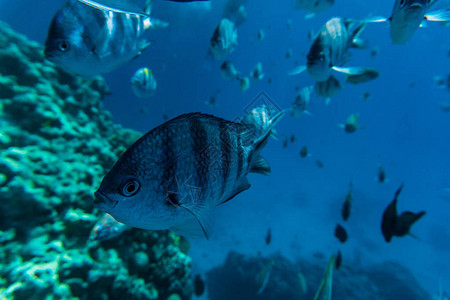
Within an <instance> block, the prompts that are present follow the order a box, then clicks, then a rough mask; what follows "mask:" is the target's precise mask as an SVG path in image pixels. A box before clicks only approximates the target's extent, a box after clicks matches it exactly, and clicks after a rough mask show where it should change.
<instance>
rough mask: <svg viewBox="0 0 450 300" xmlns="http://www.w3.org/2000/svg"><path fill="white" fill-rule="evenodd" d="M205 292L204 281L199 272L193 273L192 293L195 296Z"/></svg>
mask: <svg viewBox="0 0 450 300" xmlns="http://www.w3.org/2000/svg"><path fill="white" fill-rule="evenodd" d="M204 292H205V282H204V281H203V279H202V277H201V276H200V274H197V275H195V279H194V293H195V295H196V296H197V297H200V296H201V295H203V293H204Z"/></svg>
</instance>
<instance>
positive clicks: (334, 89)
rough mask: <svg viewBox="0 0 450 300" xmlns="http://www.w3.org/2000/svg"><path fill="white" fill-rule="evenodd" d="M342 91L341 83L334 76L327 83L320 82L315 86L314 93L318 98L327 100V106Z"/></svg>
mask: <svg viewBox="0 0 450 300" xmlns="http://www.w3.org/2000/svg"><path fill="white" fill-rule="evenodd" d="M341 90H342V85H341V83H340V82H339V80H337V78H336V77H334V76H333V75H331V76H330V78H328V80H327V81H318V82H316V84H315V85H314V92H315V93H316V95H317V96H318V97H320V98H324V99H325V104H328V103H329V102H330V99H331V98H332V97H333V96H334V95H336V94H337V93H339V92H340V91H341Z"/></svg>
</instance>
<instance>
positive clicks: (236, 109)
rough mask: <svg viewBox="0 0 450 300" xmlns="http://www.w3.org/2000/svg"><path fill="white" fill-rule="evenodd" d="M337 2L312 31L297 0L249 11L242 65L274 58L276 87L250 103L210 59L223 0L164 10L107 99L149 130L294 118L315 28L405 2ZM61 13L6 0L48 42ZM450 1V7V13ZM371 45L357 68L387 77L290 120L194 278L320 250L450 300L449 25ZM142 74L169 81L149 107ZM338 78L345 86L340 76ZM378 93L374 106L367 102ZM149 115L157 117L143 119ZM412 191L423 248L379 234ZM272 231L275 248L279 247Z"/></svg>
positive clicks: (119, 116)
mask: <svg viewBox="0 0 450 300" xmlns="http://www.w3.org/2000/svg"><path fill="white" fill-rule="evenodd" d="M336 2H337V3H336V4H335V5H334V7H333V8H332V9H330V10H328V11H326V12H324V13H322V14H319V15H317V16H316V17H315V18H313V19H310V20H305V19H304V16H305V15H306V13H305V12H304V11H301V10H295V9H293V8H292V5H291V3H290V1H286V3H281V2H279V1H267V0H264V1H255V0H248V1H247V4H246V8H247V12H248V20H247V22H245V23H244V24H242V25H241V26H239V28H238V35H239V38H238V43H239V45H238V47H237V49H236V51H235V52H234V53H233V54H232V55H231V56H230V57H229V58H230V59H231V60H232V61H233V63H234V64H235V65H236V66H237V68H238V69H239V70H241V71H242V72H243V73H248V72H249V71H250V69H251V68H253V66H254V65H255V64H256V63H257V62H258V61H261V62H262V64H263V68H264V73H265V78H264V80H262V81H261V82H256V83H255V82H252V84H251V87H250V89H249V90H248V91H246V92H244V93H243V92H240V91H239V88H238V84H237V82H228V81H224V80H223V79H222V78H221V76H220V72H219V67H220V64H221V62H219V61H212V60H211V59H210V58H208V56H207V49H208V46H209V38H210V36H211V34H212V32H213V30H214V28H215V26H216V25H217V23H218V22H219V20H220V17H221V14H222V8H223V5H224V1H218V0H213V3H212V8H211V9H206V8H205V6H204V5H197V4H185V5H183V4H177V3H168V2H165V1H158V2H157V3H156V5H155V7H154V9H153V15H154V16H155V17H158V18H160V19H163V20H165V21H169V22H170V24H171V25H170V27H169V28H166V29H159V30H154V31H151V32H149V33H148V38H149V40H151V41H152V46H151V47H150V48H149V49H147V50H146V51H145V52H144V53H143V54H142V55H141V56H140V57H139V58H137V59H135V60H133V61H131V62H130V63H128V64H126V65H124V66H122V67H120V68H119V69H117V70H115V71H114V72H112V73H110V74H107V75H105V78H106V80H107V82H108V85H109V86H110V88H111V91H112V95H110V96H107V97H106V98H105V102H104V103H105V108H106V109H108V110H110V111H111V113H112V115H113V117H114V120H115V121H116V122H117V123H120V124H122V125H123V126H125V127H130V128H134V129H137V130H140V131H142V132H146V131H148V130H150V129H152V128H154V127H155V126H157V125H159V124H161V123H162V122H163V121H164V120H163V115H164V114H167V115H168V116H169V117H170V118H172V117H175V116H177V115H179V114H181V113H185V112H193V111H201V112H207V113H212V114H214V115H216V116H220V117H223V118H226V119H235V118H236V117H238V116H240V115H242V114H243V111H244V109H245V107H246V106H247V105H248V104H249V103H250V102H251V101H252V99H253V98H254V97H255V96H257V95H258V93H259V92H261V91H265V92H266V93H267V94H268V95H270V97H271V99H273V101H274V102H275V103H277V105H279V106H280V107H283V108H288V107H290V105H291V103H292V102H293V100H294V97H295V93H296V91H295V87H296V86H298V87H300V88H301V87H303V86H306V85H310V84H312V83H313V81H312V79H311V78H310V77H309V76H308V74H306V73H305V74H301V75H298V76H294V77H289V76H287V72H288V71H289V70H291V69H293V68H294V67H295V62H298V63H299V64H304V63H305V54H306V52H307V51H308V49H309V46H310V42H309V41H308V39H307V34H308V31H309V30H310V29H313V30H315V31H316V32H317V30H318V29H319V28H320V26H321V25H322V24H323V23H324V22H325V21H326V20H328V19H329V18H331V17H333V16H342V17H352V18H364V17H366V16H368V15H383V16H389V15H390V13H391V10H392V5H393V1H387V0H383V1H356V0H337V1H336ZM62 3H63V1H55V0H46V1H45V2H44V1H31V0H17V1H14V2H12V1H2V0H0V19H1V20H4V21H6V22H8V23H9V24H11V26H12V27H13V28H14V29H15V30H17V31H19V32H21V33H24V34H26V35H27V36H28V37H29V38H30V39H33V40H36V41H38V42H40V43H44V41H45V37H46V34H47V28H48V25H49V24H50V21H51V18H52V16H53V14H54V13H55V12H56V10H57V9H58V7H60V6H61V5H62ZM446 3H449V1H442V3H441V4H442V5H443V4H446ZM288 19H289V20H291V21H292V29H291V30H289V29H288V26H287V20H288ZM259 29H263V30H264V32H265V34H266V37H265V39H264V40H262V41H258V40H257V32H258V30H259ZM363 37H364V38H367V39H368V40H369V42H370V48H373V47H378V48H379V53H378V55H377V56H376V57H375V58H372V57H371V55H370V51H364V50H352V51H351V52H352V54H353V55H354V57H353V60H352V61H350V62H349V63H348V64H347V65H348V66H367V67H372V68H376V69H377V70H379V71H380V72H381V76H380V78H378V79H377V80H375V81H373V82H370V83H366V84H361V85H358V86H353V85H345V86H344V89H343V91H342V92H341V93H339V94H338V95H337V96H335V97H334V98H333V99H332V100H331V103H330V104H329V105H328V106H326V105H324V103H323V101H322V100H321V99H317V98H314V99H313V103H312V105H311V107H310V111H311V113H312V116H306V115H305V116H303V117H301V118H300V119H294V118H291V117H290V116H286V117H285V118H284V119H283V120H282V122H281V123H280V124H279V126H278V127H277V130H278V132H279V133H280V135H281V138H280V140H279V141H275V140H271V141H270V143H269V144H268V145H267V146H266V148H265V149H264V150H263V155H264V156H265V157H266V158H267V160H268V161H269V162H270V164H271V166H272V175H271V176H270V177H264V176H261V175H257V174H250V175H249V181H250V183H251V184H252V188H251V189H250V190H248V191H246V192H244V193H242V194H240V195H239V196H237V197H236V198H235V199H233V200H232V201H230V202H228V203H227V204H226V205H223V206H221V207H219V208H218V209H217V210H216V212H215V219H216V224H215V230H214V234H213V237H212V238H211V239H210V240H209V241H205V240H192V250H191V255H192V257H193V260H194V262H193V268H194V271H195V272H204V271H206V270H207V269H209V268H210V267H212V266H214V265H217V264H220V263H222V261H223V259H224V257H225V255H226V253H227V252H228V250H231V249H234V250H238V251H242V252H246V253H253V254H256V253H258V252H261V253H262V254H263V255H268V254H270V253H273V252H275V251H281V252H282V253H283V254H284V255H286V256H288V257H290V258H296V257H311V256H312V254H313V253H315V252H322V253H324V254H325V255H326V256H328V255H329V254H330V253H332V252H335V251H336V249H338V248H340V249H341V250H342V252H343V255H344V264H345V263H355V264H356V263H358V264H361V265H366V264H371V263H373V262H381V261H385V260H393V261H398V262H401V263H402V264H404V265H406V266H407V267H408V268H410V269H411V270H412V271H413V272H414V274H415V276H416V277H417V278H418V279H419V280H420V281H421V283H422V284H423V286H424V287H425V288H426V289H427V290H429V291H430V292H435V291H436V290H437V286H438V280H439V278H442V282H443V284H444V287H445V288H446V289H447V290H450V267H449V265H448V262H449V261H450V251H449V250H450V227H449V221H450V193H449V194H445V193H444V192H443V191H442V189H443V188H446V187H450V172H449V166H450V156H449V153H450V135H449V134H448V129H449V128H450V115H449V114H446V113H444V112H443V111H441V109H440V103H441V102H445V101H450V93H449V92H448V91H446V90H443V89H438V88H436V87H435V85H434V83H433V77H434V76H436V75H441V76H447V75H448V74H449V72H450V57H449V53H448V52H449V50H450V27H444V26H441V25H440V24H436V23H431V24H428V27H427V28H422V29H420V30H419V31H418V32H417V33H416V34H415V36H414V37H413V38H412V40H410V41H409V42H408V43H407V44H406V45H392V44H391V41H390V38H389V29H388V26H387V25H386V24H371V25H368V26H367V29H366V30H365V32H364V34H363ZM288 49H292V54H293V55H292V57H291V58H290V59H286V57H285V53H286V51H287V50H288ZM142 66H147V67H149V68H151V69H152V70H153V71H154V73H155V75H156V77H157V80H158V89H157V92H156V94H155V96H154V97H153V98H150V99H138V98H136V97H135V96H134V95H133V93H132V91H131V88H130V86H129V79H130V77H131V76H132V74H133V73H134V72H135V70H136V69H137V68H139V67H142ZM269 77H270V78H271V79H272V83H271V84H268V82H267V79H268V78H269ZM337 77H338V78H339V79H340V80H341V82H343V81H344V80H343V79H344V77H342V76H341V75H337ZM217 90H220V91H217ZM366 91H369V92H370V94H371V97H370V99H369V100H368V101H366V102H365V101H363V100H362V94H363V93H364V92H366ZM211 95H216V98H217V105H216V106H215V107H210V106H208V105H207V104H205V102H206V101H207V100H208V99H209V97H210V96H211ZM142 108H145V109H146V110H147V113H145V114H143V113H141V110H142ZM351 113H359V114H360V123H361V125H362V126H363V128H361V129H360V130H359V131H357V132H356V133H354V134H347V133H345V132H344V131H343V130H342V129H340V128H339V127H338V126H337V124H339V123H343V122H345V119H346V118H347V117H348V115H349V114H351ZM291 135H295V142H294V143H290V144H289V145H288V147H287V148H283V146H282V140H283V139H284V136H291ZM303 145H307V146H308V148H309V151H310V152H311V153H312V156H311V157H309V158H305V159H303V158H301V157H300V156H299V154H298V153H299V150H300V148H301V147H302V146H303ZM316 159H319V160H321V161H322V162H323V164H324V168H323V169H320V168H318V167H317V166H316V165H315V163H314V161H315V160H316ZM379 164H382V165H383V166H384V168H385V169H386V173H387V177H388V178H389V181H388V182H387V183H384V184H380V183H378V182H377V181H376V180H375V177H376V175H377V168H378V166H379ZM350 181H352V182H353V186H354V202H353V211H352V216H351V218H350V220H349V221H348V222H347V223H346V224H344V225H345V227H346V228H347V231H348V233H349V236H350V237H349V240H348V242H347V243H346V244H344V245H340V244H339V243H338V241H337V240H336V239H335V238H334V237H333V231H334V227H335V224H336V222H341V223H342V221H341V219H340V207H341V203H342V201H343V200H344V199H345V195H346V193H347V191H348V185H349V182H350ZM401 183H404V184H405V187H404V189H403V192H402V193H401V195H400V198H399V203H398V207H399V210H400V211H403V210H411V211H419V210H426V211H427V215H426V216H425V217H424V218H423V219H421V220H420V221H419V222H418V223H417V224H416V225H415V226H414V227H413V229H412V232H413V234H414V235H415V236H416V237H417V239H415V238H412V237H404V238H400V239H397V238H394V240H393V241H392V242H391V243H389V244H387V243H385V242H384V240H383V237H382V235H381V232H380V222H381V214H382V212H383V210H384V208H385V207H386V206H387V205H388V203H389V202H390V201H391V200H392V198H393V195H394V192H395V190H396V189H397V188H398V187H399V185H400V184H401ZM269 227H270V228H271V229H272V235H273V239H272V244H271V245H270V246H266V245H265V244H264V237H265V233H266V231H267V228H269Z"/></svg>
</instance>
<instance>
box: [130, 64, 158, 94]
mask: <svg viewBox="0 0 450 300" xmlns="http://www.w3.org/2000/svg"><path fill="white" fill-rule="evenodd" d="M130 84H131V88H132V90H133V92H134V94H135V95H136V97H139V98H148V97H151V96H153V95H154V94H155V91H156V86H157V82H156V78H155V75H154V74H153V71H152V70H150V69H149V68H140V69H138V70H137V71H136V73H134V75H133V77H131V81H130Z"/></svg>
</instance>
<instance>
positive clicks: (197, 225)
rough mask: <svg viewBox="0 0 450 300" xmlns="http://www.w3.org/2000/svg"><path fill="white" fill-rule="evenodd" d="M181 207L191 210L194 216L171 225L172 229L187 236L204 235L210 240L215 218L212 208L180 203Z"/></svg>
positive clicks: (197, 236) (198, 236)
mask: <svg viewBox="0 0 450 300" xmlns="http://www.w3.org/2000/svg"><path fill="white" fill-rule="evenodd" d="M179 207H180V208H182V209H184V210H186V211H187V212H189V213H190V214H191V215H192V216H193V218H190V219H188V220H186V221H184V222H181V223H178V224H177V225H175V226H173V227H171V228H170V230H172V231H173V232H175V233H176V234H180V235H183V236H185V237H192V238H200V237H202V236H204V237H205V238H206V239H207V240H208V239H209V237H210V236H211V229H212V227H213V226H212V223H213V220H214V218H212V209H211V208H209V207H206V206H204V207H199V208H196V209H193V208H192V209H191V208H189V207H188V206H184V205H182V204H181V205H179Z"/></svg>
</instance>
